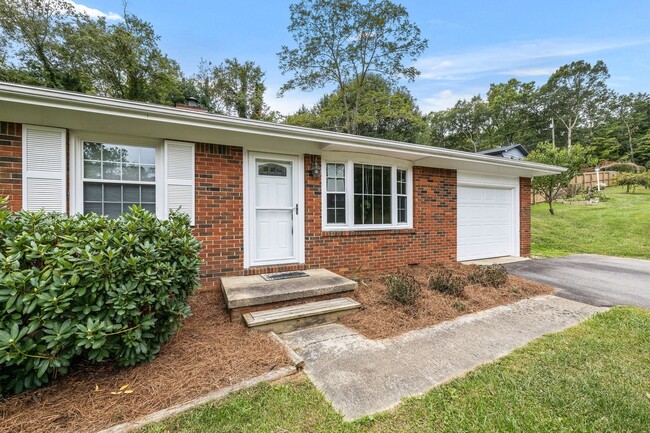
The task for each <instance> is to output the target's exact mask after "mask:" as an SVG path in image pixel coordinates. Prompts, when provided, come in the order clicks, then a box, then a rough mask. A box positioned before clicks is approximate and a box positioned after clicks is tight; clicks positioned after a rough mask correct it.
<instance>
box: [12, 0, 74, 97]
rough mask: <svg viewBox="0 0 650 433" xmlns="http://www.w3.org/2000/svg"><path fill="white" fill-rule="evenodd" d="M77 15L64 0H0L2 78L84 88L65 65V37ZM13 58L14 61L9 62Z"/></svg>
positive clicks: (71, 6)
mask: <svg viewBox="0 0 650 433" xmlns="http://www.w3.org/2000/svg"><path fill="white" fill-rule="evenodd" d="M77 17H79V14H78V13H77V12H76V11H75V9H74V7H73V5H72V4H71V3H70V2H68V1H66V0H0V33H1V34H2V35H1V36H0V39H1V40H0V42H2V40H3V41H4V48H5V52H4V57H5V59H4V62H3V63H4V65H3V66H4V67H3V70H2V73H1V76H2V79H4V80H8V81H16V82H22V83H26V84H39V85H43V86H47V87H54V88H60V89H68V90H86V89H85V88H84V86H83V85H82V83H81V82H80V79H79V76H78V74H77V72H78V71H77V70H76V69H75V68H72V67H70V65H69V64H66V62H65V61H64V60H65V57H66V56H65V50H66V41H65V36H66V34H69V33H70V32H71V29H73V28H74V22H75V18H77ZM12 61H17V62H18V64H17V65H16V64H10V63H11V62H12Z"/></svg>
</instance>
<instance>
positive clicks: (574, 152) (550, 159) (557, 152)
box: [526, 142, 595, 215]
mask: <svg viewBox="0 0 650 433" xmlns="http://www.w3.org/2000/svg"><path fill="white" fill-rule="evenodd" d="M526 159H527V160H528V161H534V162H539V163H542V164H549V165H556V166H560V167H565V168H566V169H567V170H566V171H565V172H564V173H562V174H554V175H550V176H540V177H535V178H533V180H532V184H531V188H532V190H533V192H534V193H535V194H540V195H542V196H543V197H544V200H545V201H546V203H548V211H549V212H550V213H551V215H555V209H553V202H554V201H555V200H556V199H557V197H558V195H559V194H560V192H561V191H562V189H563V188H566V187H567V186H569V183H570V182H571V179H573V178H574V176H575V175H576V174H578V173H579V172H580V171H581V170H582V169H583V168H585V167H589V166H593V165H594V164H595V161H594V159H593V157H592V156H591V154H590V149H589V148H586V147H583V146H582V145H580V144H576V145H574V146H573V147H572V148H571V149H569V148H566V147H564V148H559V147H555V146H553V145H552V144H551V143H548V142H547V143H540V144H539V145H538V146H537V148H536V149H535V150H533V151H532V152H530V154H529V155H528V157H527V158H526Z"/></svg>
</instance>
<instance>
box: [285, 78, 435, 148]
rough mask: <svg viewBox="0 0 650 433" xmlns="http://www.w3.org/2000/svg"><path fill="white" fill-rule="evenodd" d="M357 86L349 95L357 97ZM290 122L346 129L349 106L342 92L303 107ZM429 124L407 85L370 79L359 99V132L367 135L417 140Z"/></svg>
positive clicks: (299, 124) (380, 79)
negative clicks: (405, 86) (346, 109)
mask: <svg viewBox="0 0 650 433" xmlns="http://www.w3.org/2000/svg"><path fill="white" fill-rule="evenodd" d="M355 92H356V88H355V87H354V86H348V94H349V95H352V96H353V97H355V98H356V94H355ZM286 123H288V124H291V125H297V126H306V127H311V128H317V129H326V130H330V131H337V132H340V131H343V130H344V129H345V107H344V104H343V98H342V95H341V92H340V91H334V92H331V93H328V94H326V95H325V96H323V98H321V100H320V101H318V103H316V105H314V107H312V108H311V109H307V108H306V107H304V106H303V107H301V109H300V110H298V112H296V113H295V114H292V115H290V116H288V117H287V119H286ZM425 129H426V123H425V121H424V119H423V117H422V113H420V110H419V109H418V107H417V105H416V104H415V100H414V99H413V97H412V96H411V94H410V93H409V91H408V90H407V89H406V88H404V87H399V86H392V85H390V83H389V82H387V81H386V80H384V79H383V78H381V77H379V76H376V75H371V76H369V77H368V78H367V84H366V89H365V92H364V93H363V96H362V97H361V98H360V101H359V112H358V114H357V133H358V134H359V135H364V136H367V137H377V138H383V139H387V140H397V141H405V142H410V143H415V142H417V141H418V139H419V137H420V135H421V134H422V133H424V131H425Z"/></svg>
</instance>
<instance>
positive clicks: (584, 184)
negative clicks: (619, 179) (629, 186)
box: [530, 171, 617, 204]
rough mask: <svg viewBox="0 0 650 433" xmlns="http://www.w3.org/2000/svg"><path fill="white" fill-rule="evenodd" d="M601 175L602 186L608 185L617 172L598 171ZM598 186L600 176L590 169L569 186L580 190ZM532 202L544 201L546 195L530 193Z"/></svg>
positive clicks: (575, 178) (573, 180)
mask: <svg viewBox="0 0 650 433" xmlns="http://www.w3.org/2000/svg"><path fill="white" fill-rule="evenodd" d="M598 174H599V175H600V186H601V188H602V187H608V186H610V185H611V184H612V182H613V181H614V178H615V177H616V174H617V172H615V171H601V172H599V173H598ZM597 186H598V178H597V177H596V172H595V171H590V172H586V173H582V174H579V175H577V176H576V177H574V178H573V179H572V180H571V183H569V187H574V188H577V189H578V190H586V189H587V188H596V187H597ZM530 202H531V203H532V204H537V203H544V197H542V196H541V195H535V194H531V195H530Z"/></svg>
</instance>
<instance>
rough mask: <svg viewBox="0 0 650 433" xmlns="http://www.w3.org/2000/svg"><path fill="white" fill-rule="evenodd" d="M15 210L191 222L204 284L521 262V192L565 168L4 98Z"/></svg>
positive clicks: (6, 175) (127, 107)
mask: <svg viewBox="0 0 650 433" xmlns="http://www.w3.org/2000/svg"><path fill="white" fill-rule="evenodd" d="M0 120H1V121H2V122H1V126H0V196H9V204H10V206H11V207H12V208H13V209H15V210H18V209H21V208H23V209H28V210H36V209H41V208H44V209H46V210H49V211H58V212H69V213H77V212H97V213H101V214H105V215H108V216H110V217H116V216H118V215H119V214H120V212H122V211H124V210H127V208H128V206H129V205H131V204H133V203H135V204H141V205H142V206H143V207H144V208H146V209H148V210H150V211H151V212H155V213H156V214H157V215H158V216H159V217H161V218H165V217H166V215H167V214H168V211H169V210H170V209H178V208H180V209H181V210H182V211H185V212H187V213H188V214H189V215H190V216H191V219H192V223H193V224H194V227H195V228H194V231H195V235H196V236H197V238H198V239H199V240H201V241H202V243H203V253H202V256H203V259H204V261H205V263H204V265H203V268H202V274H203V276H204V277H207V278H209V277H218V276H225V275H244V274H254V273H261V272H275V271H283V270H296V269H304V268H316V267H323V268H329V269H331V270H334V271H338V272H347V271H355V270H357V269H358V268H360V267H362V266H365V267H367V268H379V267H382V266H395V265H405V264H412V263H418V262H428V261H433V260H440V261H454V260H468V259H479V258H486V257H496V256H508V255H512V256H520V255H521V256H527V255H529V252H530V179H531V177H533V176H543V175H547V174H555V173H560V172H562V171H563V169H562V168H559V167H553V166H547V165H542V164H536V163H532V162H526V161H513V160H509V159H497V158H490V157H487V156H484V155H477V154H474V153H467V152H461V151H455V150H449V149H442V148H438V147H430V146H421V145H415V144H407V143H399V142H393V141H386V140H379V139H374V138H367V137H359V136H353V135H346V134H339V133H333V132H328V131H320V130H313V129H307V128H300V127H295V126H289V125H280V124H275V123H265V122H259V121H252V120H246V119H240V118H235V117H225V116H219V115H213V114H208V113H203V112H198V111H196V110H194V111H192V110H184V109H180V108H174V107H166V106H159V105H152V104H146V103H140V102H132V101H124V100H117V99H111V98H104V97H98V96H91V95H85V94H79V93H73V92H65V91H59V90H52V89H45V88H40V87H30V86H22V85H15V84H6V83H0Z"/></svg>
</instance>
